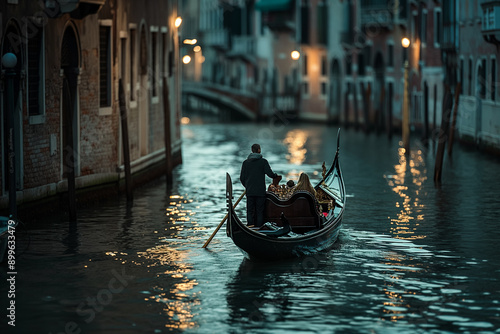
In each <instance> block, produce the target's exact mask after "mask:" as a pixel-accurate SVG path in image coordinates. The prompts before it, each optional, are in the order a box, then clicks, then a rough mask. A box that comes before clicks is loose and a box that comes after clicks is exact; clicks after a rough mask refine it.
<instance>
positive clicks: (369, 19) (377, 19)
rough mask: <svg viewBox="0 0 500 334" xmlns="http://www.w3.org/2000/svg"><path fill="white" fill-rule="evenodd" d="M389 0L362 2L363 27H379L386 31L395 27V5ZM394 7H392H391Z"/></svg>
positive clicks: (361, 18)
mask: <svg viewBox="0 0 500 334" xmlns="http://www.w3.org/2000/svg"><path fill="white" fill-rule="evenodd" d="M390 3H392V2H391V1H387V0H371V1H366V0H365V1H361V11H360V12H361V17H360V20H361V26H362V27H368V26H374V25H375V26H377V27H381V28H386V29H392V27H393V26H394V23H395V22H394V20H395V17H394V13H395V10H396V9H395V8H393V6H394V5H391V4H390ZM391 6H392V7H391Z"/></svg>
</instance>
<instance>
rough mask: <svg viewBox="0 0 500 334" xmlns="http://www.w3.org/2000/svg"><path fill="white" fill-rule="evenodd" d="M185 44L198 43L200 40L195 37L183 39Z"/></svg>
mask: <svg viewBox="0 0 500 334" xmlns="http://www.w3.org/2000/svg"><path fill="white" fill-rule="evenodd" d="M183 43H184V44H188V45H195V44H196V43H198V40H197V39H196V38H193V39H185V40H184V41H183Z"/></svg>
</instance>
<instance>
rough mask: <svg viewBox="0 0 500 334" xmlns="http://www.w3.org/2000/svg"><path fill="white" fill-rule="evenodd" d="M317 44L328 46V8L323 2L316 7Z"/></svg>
mask: <svg viewBox="0 0 500 334" xmlns="http://www.w3.org/2000/svg"><path fill="white" fill-rule="evenodd" d="M316 13H317V25H318V26H317V27H318V28H317V29H318V44H323V45H327V44H328V7H327V5H326V4H325V1H320V3H318V6H317V7H316Z"/></svg>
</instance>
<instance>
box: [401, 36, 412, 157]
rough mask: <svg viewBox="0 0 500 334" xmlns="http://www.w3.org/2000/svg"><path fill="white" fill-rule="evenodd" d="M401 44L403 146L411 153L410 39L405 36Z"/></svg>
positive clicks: (406, 151) (407, 152)
mask: <svg viewBox="0 0 500 334" xmlns="http://www.w3.org/2000/svg"><path fill="white" fill-rule="evenodd" d="M401 45H402V46H403V48H404V56H405V57H404V58H405V62H404V92H403V115H402V120H401V122H402V124H401V130H402V140H403V147H404V149H405V153H406V154H410V98H409V96H408V90H409V84H408V76H409V75H408V74H409V73H408V72H409V68H410V65H409V63H408V57H407V48H408V47H409V46H410V39H409V38H407V37H404V38H403V39H401Z"/></svg>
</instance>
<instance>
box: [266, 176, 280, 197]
mask: <svg viewBox="0 0 500 334" xmlns="http://www.w3.org/2000/svg"><path fill="white" fill-rule="evenodd" d="M281 178H282V177H281V175H278V176H277V177H275V178H274V179H273V183H271V184H270V185H269V187H267V191H269V192H273V193H276V192H278V189H279V188H280V181H281Z"/></svg>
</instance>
